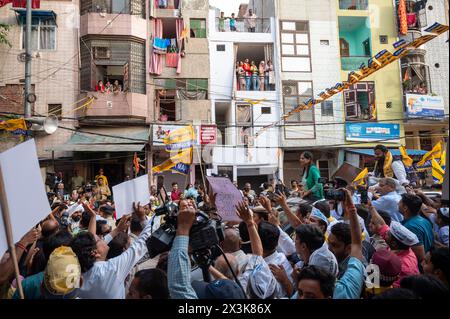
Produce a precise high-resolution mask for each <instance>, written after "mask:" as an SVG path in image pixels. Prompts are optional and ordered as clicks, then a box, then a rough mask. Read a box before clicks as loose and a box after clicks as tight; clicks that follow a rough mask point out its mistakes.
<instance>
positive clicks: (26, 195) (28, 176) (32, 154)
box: [0, 139, 51, 252]
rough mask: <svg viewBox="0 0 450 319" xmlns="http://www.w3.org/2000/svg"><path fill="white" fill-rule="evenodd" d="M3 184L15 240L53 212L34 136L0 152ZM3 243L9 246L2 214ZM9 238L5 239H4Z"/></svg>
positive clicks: (0, 243) (1, 230)
mask: <svg viewBox="0 0 450 319" xmlns="http://www.w3.org/2000/svg"><path fill="white" fill-rule="evenodd" d="M0 166H1V167H2V173H3V183H4V185H5V191H6V200H7V202H8V207H9V218H10V220H11V228H12V233H13V239H14V242H17V241H19V240H20V238H22V236H23V235H25V234H26V233H27V232H28V231H29V230H30V229H31V228H33V227H34V226H35V225H36V224H37V223H39V222H40V221H41V220H42V219H44V218H45V217H47V216H48V214H50V213H51V209H50V205H49V203H48V199H47V193H46V191H45V186H44V182H43V180H42V176H41V170H40V168H39V161H38V157H37V152H36V144H35V142H34V139H31V140H29V141H26V142H24V143H21V144H19V145H17V146H15V147H13V148H11V149H9V150H7V151H5V152H3V153H1V154H0ZM0 218H1V219H2V220H1V224H0V227H1V229H0V233H1V234H0V245H1V247H0V248H1V249H2V252H4V249H3V248H4V247H5V246H4V245H6V237H4V236H5V229H4V225H3V218H2V217H0ZM4 238H5V240H3V239H4Z"/></svg>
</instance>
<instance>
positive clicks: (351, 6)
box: [339, 0, 369, 10]
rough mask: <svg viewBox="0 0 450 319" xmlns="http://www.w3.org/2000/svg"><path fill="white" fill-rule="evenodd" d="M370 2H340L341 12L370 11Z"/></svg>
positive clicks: (347, 0)
mask: <svg viewBox="0 0 450 319" xmlns="http://www.w3.org/2000/svg"><path fill="white" fill-rule="evenodd" d="M368 9H369V0H339V10H368Z"/></svg>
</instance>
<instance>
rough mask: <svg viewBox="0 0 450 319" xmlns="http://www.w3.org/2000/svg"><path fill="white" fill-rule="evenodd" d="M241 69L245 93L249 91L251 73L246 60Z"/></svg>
mask: <svg viewBox="0 0 450 319" xmlns="http://www.w3.org/2000/svg"><path fill="white" fill-rule="evenodd" d="M243 68H244V71H245V89H246V90H247V91H250V87H251V78H252V71H251V66H250V63H249V60H248V59H245V61H244V65H243Z"/></svg>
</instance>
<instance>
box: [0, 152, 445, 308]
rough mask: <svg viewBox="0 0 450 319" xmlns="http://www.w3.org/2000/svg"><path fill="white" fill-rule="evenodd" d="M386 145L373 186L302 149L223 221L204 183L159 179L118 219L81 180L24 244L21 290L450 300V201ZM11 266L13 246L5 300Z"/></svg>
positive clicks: (1, 270)
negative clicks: (410, 173) (286, 172)
mask: <svg viewBox="0 0 450 319" xmlns="http://www.w3.org/2000/svg"><path fill="white" fill-rule="evenodd" d="M384 150H385V149H384V148H383V147H381V146H377V147H376V153H378V157H377V158H378V163H377V164H378V165H380V166H379V169H377V168H376V171H375V172H374V174H373V176H371V179H367V180H366V183H367V184H366V185H365V186H363V185H356V184H352V183H348V182H347V181H345V180H344V179H343V178H339V177H335V179H334V180H333V181H331V182H329V183H327V184H324V183H323V182H322V180H321V178H320V172H319V170H318V168H317V167H316V166H315V165H314V159H313V156H312V154H311V153H310V152H303V153H302V154H301V155H300V158H299V164H300V167H301V169H302V173H301V174H300V176H299V178H298V180H292V181H290V187H287V186H285V185H284V183H283V182H282V181H280V180H278V181H277V180H275V179H272V180H270V182H268V183H264V184H263V185H261V189H260V190H258V191H255V190H253V189H252V185H251V183H250V182H249V183H245V185H244V187H243V189H241V190H240V192H241V194H242V200H241V201H240V202H239V203H237V204H236V207H235V208H236V221H227V222H224V221H221V219H220V218H219V216H218V213H219V212H217V210H216V194H214V193H212V192H211V190H209V191H208V190H207V189H206V188H205V185H202V184H200V183H196V184H194V185H193V184H188V185H187V186H186V188H185V189H184V190H182V189H180V188H179V185H178V184H177V183H173V184H172V188H171V189H170V192H166V191H165V189H164V188H160V189H158V188H157V186H155V185H153V186H151V188H150V201H149V203H135V204H134V205H133V206H134V211H133V213H131V214H129V215H125V216H122V217H121V218H118V219H117V218H116V217H117V216H116V212H115V204H114V202H113V201H112V200H111V197H110V196H108V195H106V194H104V193H103V191H102V192H101V193H100V194H102V196H99V193H97V194H94V193H93V192H92V191H91V192H89V191H87V190H86V189H84V190H83V189H74V190H73V192H72V193H71V196H70V199H68V200H56V201H53V202H52V206H51V208H52V212H51V213H50V214H49V215H48V217H47V218H46V219H45V220H43V221H41V222H40V223H39V225H38V226H37V227H34V228H33V229H31V230H30V231H29V232H28V233H27V234H25V235H24V236H23V238H22V239H21V240H20V241H19V242H17V243H16V245H15V252H16V254H17V258H18V260H19V270H20V276H21V285H22V287H23V293H24V297H25V298H26V299H47V298H52V299H55V298H56V299H69V298H71V299H72V298H81V299H125V298H128V299H150V298H151V299H168V298H172V299H280V298H282V299H330V298H332V299H438V298H439V299H440V298H447V297H448V295H449V281H448V280H449V278H448V276H449V208H448V203H447V202H445V201H442V200H441V198H440V197H439V196H436V197H434V198H431V197H429V196H427V195H425V194H424V193H423V192H422V190H421V189H420V188H417V187H414V186H412V185H409V184H408V183H407V182H405V181H403V183H401V182H400V181H399V180H398V178H397V177H396V173H398V169H397V168H396V169H395V170H393V169H392V161H391V160H390V159H389V154H388V153H387V152H389V151H387V152H383V151H384ZM96 180H97V185H96V187H97V188H101V187H102V186H104V185H108V180H107V178H106V176H104V174H103V172H99V174H98V175H97V177H96ZM79 182H80V181H79V179H78V180H76V181H75V185H76V184H77V183H79ZM234 184H235V186H236V187H238V184H237V183H236V182H234ZM238 189H239V188H238ZM103 195H106V196H104V197H103ZM169 204H170V205H173V206H175V207H176V211H177V218H176V233H175V234H174V239H173V242H172V243H171V245H170V248H169V250H168V251H164V252H161V253H159V254H157V255H156V256H152V255H151V254H150V252H149V249H151V247H150V248H149V246H148V245H149V244H148V243H149V241H148V239H149V238H150V237H151V236H152V234H154V233H155V232H156V233H158V231H157V229H158V228H159V227H160V226H161V225H163V223H167V222H168V220H169V219H170V218H169V217H168V216H169V215H166V216H165V217H164V216H163V215H160V213H156V211H158V210H160V209H161V207H165V206H164V205H169ZM171 207H172V206H171ZM200 212H204V213H203V215H205V214H207V215H208V216H209V218H210V219H214V220H216V221H217V222H218V223H219V224H220V225H221V227H220V229H222V234H221V236H218V238H219V243H218V244H217V246H214V247H211V249H210V250H208V251H209V252H210V253H211V254H210V255H209V257H208V258H209V259H208V263H205V262H200V261H199V259H198V258H197V257H198V256H196V253H195V251H193V249H192V245H193V244H194V243H193V242H191V241H190V237H191V236H192V234H193V231H194V230H193V225H195V224H196V223H198V220H199V219H198V218H199V215H198V214H201V213H200ZM198 229H199V228H198V227H197V228H196V229H195V231H196V232H198V231H199V230H198ZM216 232H218V230H216ZM205 236H206V235H205ZM208 236H211V234H210V233H209V235H208ZM197 244H198V243H197ZM214 252H215V253H214ZM217 252H218V253H217ZM14 274H15V273H14V264H13V262H12V258H11V254H10V251H7V252H5V253H4V255H3V257H2V259H1V261H0V288H1V289H0V293H1V296H2V298H13V299H18V298H20V291H19V289H18V283H17V282H16V279H15V275H14Z"/></svg>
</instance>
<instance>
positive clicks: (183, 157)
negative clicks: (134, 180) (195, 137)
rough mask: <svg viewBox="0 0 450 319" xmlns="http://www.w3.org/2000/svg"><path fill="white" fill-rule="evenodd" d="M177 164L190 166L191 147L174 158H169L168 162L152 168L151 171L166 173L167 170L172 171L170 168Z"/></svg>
mask: <svg viewBox="0 0 450 319" xmlns="http://www.w3.org/2000/svg"><path fill="white" fill-rule="evenodd" d="M178 163H184V164H188V165H191V164H192V147H191V148H188V149H186V150H183V151H181V152H180V153H178V154H176V155H175V156H172V157H171V158H169V159H168V160H165V161H164V162H162V163H161V164H159V165H158V166H154V167H153V168H152V170H153V172H155V173H159V172H163V171H168V170H170V169H172V167H174V166H175V165H177V164H178Z"/></svg>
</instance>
